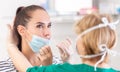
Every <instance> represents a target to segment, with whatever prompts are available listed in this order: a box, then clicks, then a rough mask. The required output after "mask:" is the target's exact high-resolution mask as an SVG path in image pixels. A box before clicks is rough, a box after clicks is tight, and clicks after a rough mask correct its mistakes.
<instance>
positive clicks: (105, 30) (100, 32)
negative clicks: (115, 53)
mask: <svg viewBox="0 0 120 72" xmlns="http://www.w3.org/2000/svg"><path fill="white" fill-rule="evenodd" d="M103 17H105V18H107V20H108V21H109V22H111V21H112V19H111V17H110V16H109V15H106V14H104V15H100V14H96V13H94V14H89V15H86V16H85V17H83V18H82V19H81V20H80V21H79V22H78V23H77V24H76V26H75V31H76V33H77V34H78V35H79V34H81V33H82V32H84V31H85V30H87V29H89V28H91V27H94V26H96V25H99V24H103V22H102V18H103ZM81 39H82V43H83V45H84V47H85V55H92V54H99V53H100V52H101V50H100V49H99V48H98V44H106V46H107V47H108V48H110V49H111V48H112V47H113V46H114V45H115V42H116V33H115V31H114V30H112V29H111V28H110V27H109V26H106V27H102V28H97V29H95V30H92V31H90V32H88V33H86V34H84V35H83V36H82V37H81Z"/></svg>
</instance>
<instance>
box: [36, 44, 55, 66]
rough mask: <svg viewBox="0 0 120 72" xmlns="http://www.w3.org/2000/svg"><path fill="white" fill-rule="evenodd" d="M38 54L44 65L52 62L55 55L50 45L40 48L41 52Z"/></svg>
mask: <svg viewBox="0 0 120 72" xmlns="http://www.w3.org/2000/svg"><path fill="white" fill-rule="evenodd" d="M37 56H38V58H39V60H40V61H41V64H42V65H43V66H46V65H50V64H52V59H53V56H52V51H51V48H50V46H44V47H42V48H41V49H40V52H39V53H38V54H37Z"/></svg>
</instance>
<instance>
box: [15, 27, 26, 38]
mask: <svg viewBox="0 0 120 72" xmlns="http://www.w3.org/2000/svg"><path fill="white" fill-rule="evenodd" d="M17 30H18V33H19V34H20V35H21V36H25V27H24V26H22V25H18V27H17Z"/></svg>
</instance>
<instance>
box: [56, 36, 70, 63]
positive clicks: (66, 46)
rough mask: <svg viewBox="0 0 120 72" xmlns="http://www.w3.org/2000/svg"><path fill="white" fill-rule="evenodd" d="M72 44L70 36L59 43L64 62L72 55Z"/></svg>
mask: <svg viewBox="0 0 120 72" xmlns="http://www.w3.org/2000/svg"><path fill="white" fill-rule="evenodd" d="M71 44H72V43H71V40H70V39H69V38H67V39H66V40H64V41H62V42H60V43H59V44H57V47H58V48H59V51H60V54H61V59H62V61H63V62H67V61H68V60H69V59H70V56H71V53H72V51H71Z"/></svg>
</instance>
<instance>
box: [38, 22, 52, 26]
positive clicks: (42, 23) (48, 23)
mask: <svg viewBox="0 0 120 72" xmlns="http://www.w3.org/2000/svg"><path fill="white" fill-rule="evenodd" d="M36 24H45V23H43V22H37V23H36ZM49 24H51V22H49V23H48V25H49Z"/></svg>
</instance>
